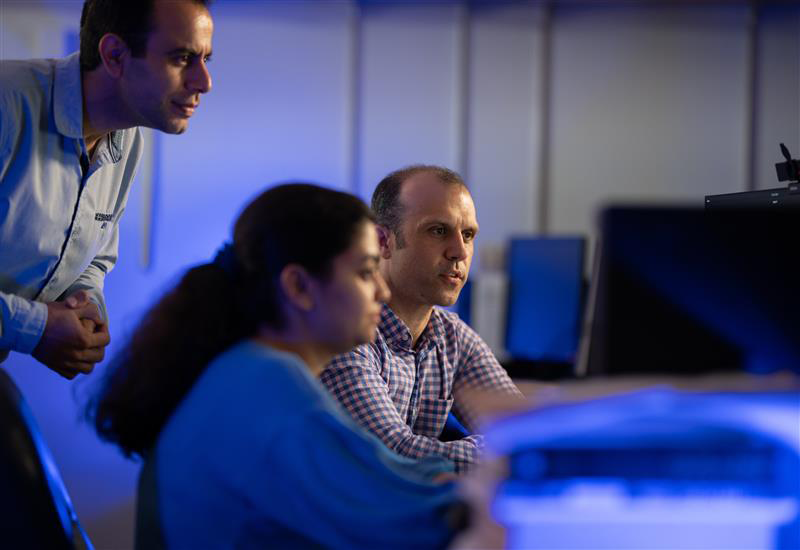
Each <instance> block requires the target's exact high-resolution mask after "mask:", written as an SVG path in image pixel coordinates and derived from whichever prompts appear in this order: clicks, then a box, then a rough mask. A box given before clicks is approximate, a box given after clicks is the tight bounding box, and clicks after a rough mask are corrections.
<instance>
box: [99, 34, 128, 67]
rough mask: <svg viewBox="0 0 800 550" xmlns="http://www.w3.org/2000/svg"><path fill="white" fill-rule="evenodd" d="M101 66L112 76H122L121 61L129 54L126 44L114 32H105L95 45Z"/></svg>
mask: <svg viewBox="0 0 800 550" xmlns="http://www.w3.org/2000/svg"><path fill="white" fill-rule="evenodd" d="M97 49H98V51H99V52H100V61H101V62H102V64H103V68H104V69H105V70H106V72H107V73H108V74H109V75H110V76H111V77H112V78H119V77H120V76H122V67H123V61H124V60H125V59H126V58H127V56H128V55H129V54H130V50H129V49H128V45H127V44H125V41H124V40H122V38H120V37H119V36H117V35H116V34H114V33H110V32H109V33H106V34H104V35H103V37H102V38H101V39H100V42H99V43H98V45H97Z"/></svg>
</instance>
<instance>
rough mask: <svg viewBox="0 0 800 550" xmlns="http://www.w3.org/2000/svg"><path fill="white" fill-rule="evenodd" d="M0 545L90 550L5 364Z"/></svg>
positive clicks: (0, 386)
mask: <svg viewBox="0 0 800 550" xmlns="http://www.w3.org/2000/svg"><path fill="white" fill-rule="evenodd" d="M0 547H2V548H47V549H54V550H55V549H67V550H91V549H92V545H91V542H89V539H88V537H87V536H86V533H85V532H84V530H83V528H82V527H81V525H80V523H79V522H78V518H77V517H76V515H75V511H74V510H73V508H72V502H71V501H70V499H69V495H68V494H67V490H66V489H65V488H64V483H63V482H62V481H61V476H60V474H59V473H58V469H57V468H56V466H55V463H54V462H53V458H52V456H51V455H50V451H49V449H48V448H47V445H46V444H45V442H44V439H43V438H42V436H41V434H40V433H39V427H38V426H37V425H36V422H35V421H34V419H33V415H32V414H31V411H30V409H29V408H28V405H27V403H26V402H25V399H24V398H23V397H22V394H21V393H20V391H19V389H18V388H17V385H16V384H15V383H14V381H13V380H12V379H11V377H10V376H9V375H8V374H7V373H6V372H5V370H3V369H0Z"/></svg>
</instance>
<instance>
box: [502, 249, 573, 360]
mask: <svg viewBox="0 0 800 550" xmlns="http://www.w3.org/2000/svg"><path fill="white" fill-rule="evenodd" d="M584 247H585V239H584V238H583V237H535V238H534V237H526V238H514V239H511V242H510V246H509V249H508V256H507V264H506V265H507V274H508V301H507V304H508V307H507V310H506V350H507V351H508V353H509V355H510V356H511V357H512V358H513V359H517V360H519V359H522V360H529V361H547V362H563V363H572V362H573V361H574V359H575V353H576V350H577V346H578V337H579V333H580V314H581V307H582V304H581V294H582V288H583V257H584Z"/></svg>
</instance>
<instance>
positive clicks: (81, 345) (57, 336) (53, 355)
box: [32, 290, 111, 380]
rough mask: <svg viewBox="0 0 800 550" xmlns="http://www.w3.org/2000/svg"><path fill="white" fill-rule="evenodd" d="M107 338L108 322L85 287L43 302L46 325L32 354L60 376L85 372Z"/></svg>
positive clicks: (98, 356) (100, 353)
mask: <svg viewBox="0 0 800 550" xmlns="http://www.w3.org/2000/svg"><path fill="white" fill-rule="evenodd" d="M110 341H111V337H110V335H109V333H108V323H106V322H105V321H104V320H103V318H102V316H101V315H100V310H99V309H98V307H97V305H96V304H95V303H93V302H92V301H90V300H89V294H88V293H87V292H86V291H85V290H79V291H78V292H76V293H74V294H72V295H70V296H69V297H67V298H66V299H65V300H64V301H63V302H50V303H48V304H47V324H46V325H45V328H44V333H43V334H42V338H41V340H39V344H38V345H37V346H36V349H34V350H33V354H32V355H33V357H34V358H35V359H36V360H38V361H39V362H41V363H43V364H44V365H46V366H47V367H49V368H50V369H52V370H54V371H55V372H57V373H58V374H60V375H61V376H63V377H64V378H68V379H70V380H71V379H72V378H75V376H77V375H78V374H89V373H90V372H92V369H94V365H95V363H98V362H100V361H102V360H103V357H104V356H105V347H106V346H107V345H108V343H109V342H110Z"/></svg>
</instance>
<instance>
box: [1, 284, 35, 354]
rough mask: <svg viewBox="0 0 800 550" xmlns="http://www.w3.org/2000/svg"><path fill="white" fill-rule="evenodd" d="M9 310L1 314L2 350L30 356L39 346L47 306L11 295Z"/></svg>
mask: <svg viewBox="0 0 800 550" xmlns="http://www.w3.org/2000/svg"><path fill="white" fill-rule="evenodd" d="M9 298H10V300H9V302H10V303H8V306H9V309H8V310H6V311H4V312H3V327H2V330H3V334H2V338H0V341H2V343H3V345H2V346H0V347H2V348H4V349H10V350H13V351H18V352H20V353H27V354H30V353H31V352H32V351H33V350H34V349H36V346H37V345H38V344H39V340H41V338H42V334H44V327H45V325H47V305H46V304H43V303H41V302H33V301H30V300H26V299H25V298H20V297H19V296H14V295H11V296H9Z"/></svg>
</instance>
